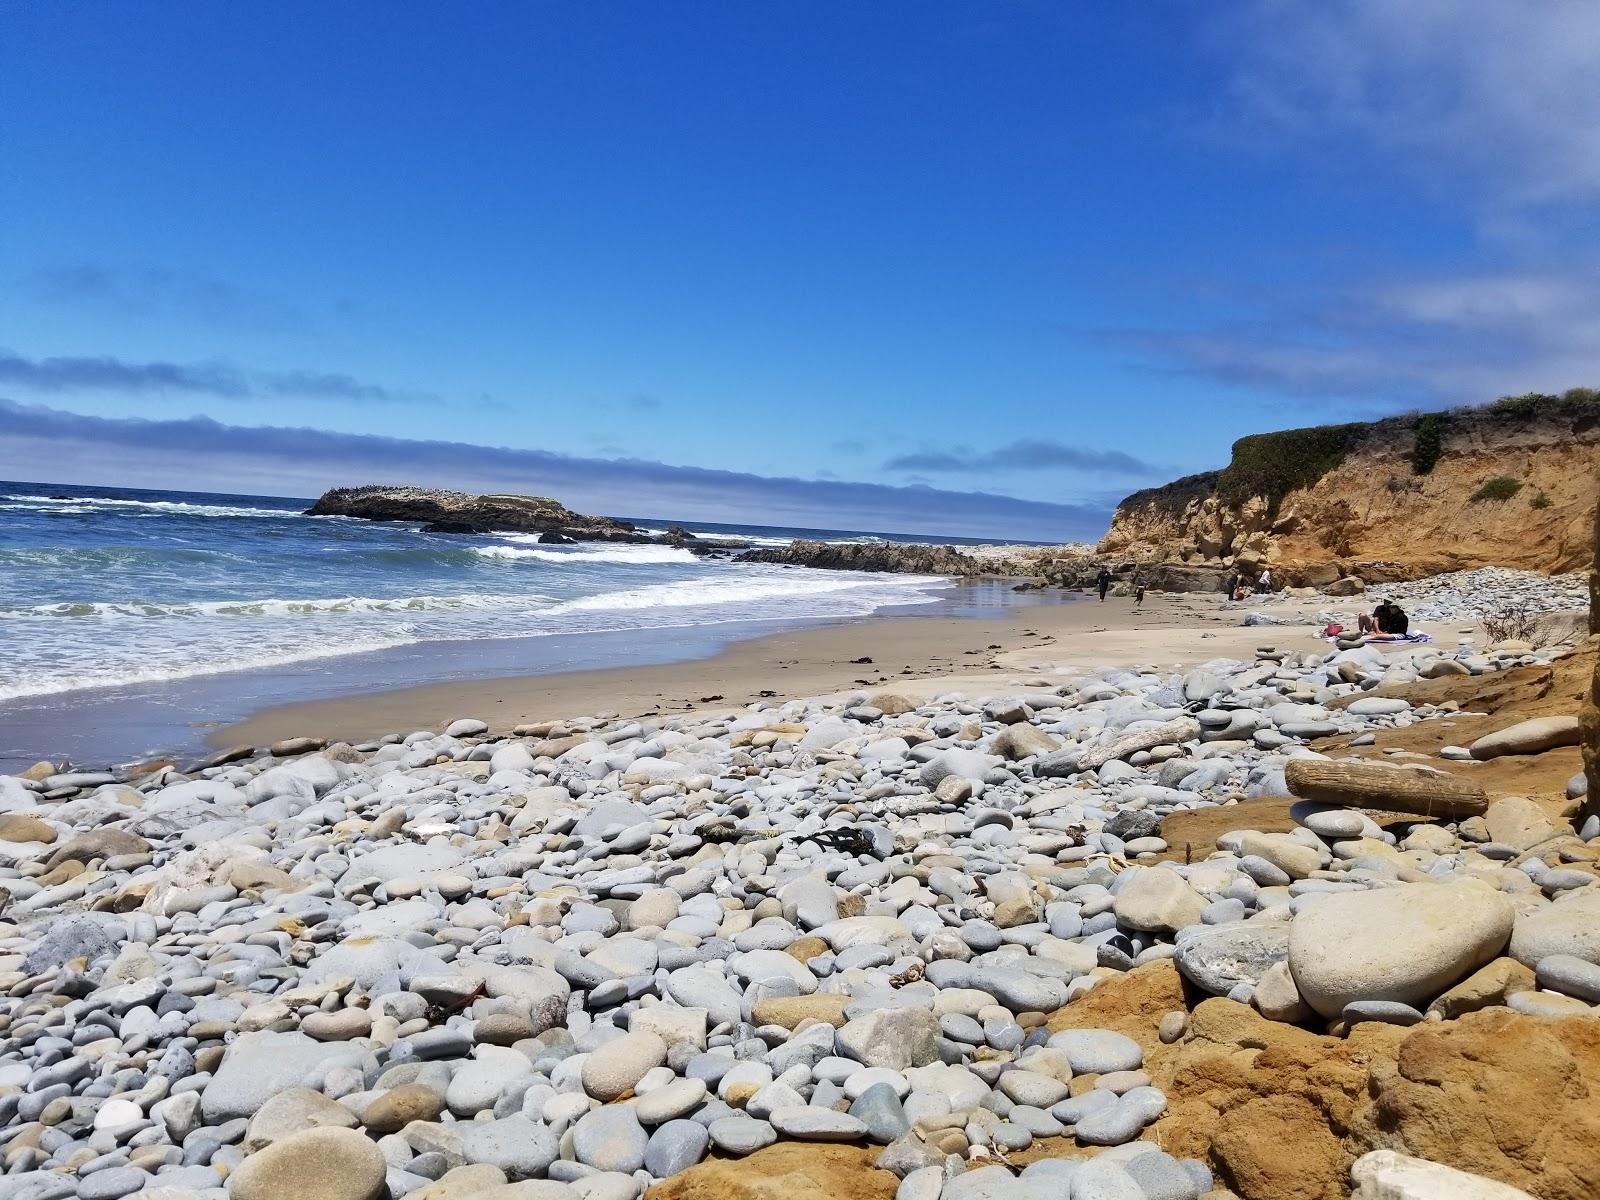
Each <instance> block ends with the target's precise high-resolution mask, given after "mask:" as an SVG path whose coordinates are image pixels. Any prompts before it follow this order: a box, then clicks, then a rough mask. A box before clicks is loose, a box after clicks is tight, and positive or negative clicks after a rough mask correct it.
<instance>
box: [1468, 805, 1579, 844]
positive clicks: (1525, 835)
mask: <svg viewBox="0 0 1600 1200" xmlns="http://www.w3.org/2000/svg"><path fill="white" fill-rule="evenodd" d="M1483 821H1484V824H1485V825H1487V826H1488V827H1489V838H1490V840H1491V841H1496V842H1500V843H1502V844H1504V845H1507V846H1514V847H1515V848H1516V849H1518V850H1527V849H1530V848H1531V847H1533V846H1537V845H1538V844H1539V843H1540V842H1545V841H1549V840H1550V839H1551V838H1553V837H1559V836H1561V835H1562V834H1564V833H1571V832H1572V831H1571V830H1570V829H1564V828H1562V827H1561V826H1558V825H1557V824H1556V823H1555V822H1554V821H1552V820H1551V819H1550V818H1549V817H1548V816H1546V815H1545V811H1544V809H1542V808H1540V807H1539V806H1538V805H1537V804H1535V803H1534V802H1533V801H1532V800H1529V799H1528V798H1527V797H1526V796H1507V797H1506V798H1505V799H1503V800H1496V801H1495V802H1494V803H1493V804H1491V805H1489V807H1488V809H1487V810H1485V812H1484V814H1483Z"/></svg>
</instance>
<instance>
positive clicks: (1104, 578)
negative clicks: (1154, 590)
mask: <svg viewBox="0 0 1600 1200" xmlns="http://www.w3.org/2000/svg"><path fill="white" fill-rule="evenodd" d="M1095 587H1096V588H1098V589H1099V592H1100V603H1101V604H1104V603H1105V602H1106V593H1107V592H1109V591H1110V590H1111V572H1110V571H1109V570H1108V569H1107V568H1105V567H1101V568H1100V574H1099V575H1098V576H1097V577H1096V578H1095ZM1144 589H1145V582H1144V575H1143V573H1138V574H1135V575H1134V577H1133V603H1134V607H1136V608H1143V607H1144Z"/></svg>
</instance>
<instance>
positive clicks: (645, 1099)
mask: <svg viewBox="0 0 1600 1200" xmlns="http://www.w3.org/2000/svg"><path fill="white" fill-rule="evenodd" d="M705 1099H706V1085H705V1081H704V1080H700V1079H678V1080H675V1081H674V1082H672V1083H669V1084H667V1085H665V1086H664V1087H658V1088H656V1089H654V1090H653V1091H651V1092H650V1093H648V1094H647V1095H644V1096H640V1097H639V1099H638V1100H636V1101H634V1105H633V1111H634V1112H635V1113H636V1114H637V1115H638V1118H639V1120H640V1121H642V1122H643V1123H644V1124H646V1125H660V1124H662V1123H663V1122H665V1121H671V1120H675V1119H676V1118H678V1117H683V1116H687V1115H688V1114H689V1113H691V1112H693V1111H694V1110H695V1109H697V1108H699V1107H700V1105H702V1104H703V1103H705Z"/></svg>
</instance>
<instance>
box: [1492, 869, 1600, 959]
mask: <svg viewBox="0 0 1600 1200" xmlns="http://www.w3.org/2000/svg"><path fill="white" fill-rule="evenodd" d="M1554 954H1570V955H1572V956H1573V957H1575V958H1581V959H1583V960H1584V961H1585V962H1591V963H1595V964H1597V965H1600V888H1584V889H1582V890H1579V891H1575V892H1568V893H1567V894H1566V895H1564V896H1562V897H1561V898H1560V899H1559V900H1556V901H1554V902H1552V903H1550V904H1546V905H1543V906H1541V907H1539V908H1537V909H1534V910H1533V911H1532V912H1527V913H1522V914H1521V915H1519V916H1518V917H1517V924H1516V928H1514V929H1513V930H1512V931H1511V957H1512V958H1514V959H1516V960H1517V961H1518V962H1519V963H1521V964H1522V965H1523V966H1525V967H1534V968H1537V967H1538V965H1539V963H1540V962H1541V961H1543V960H1544V959H1546V958H1549V957H1550V956H1551V955H1554Z"/></svg>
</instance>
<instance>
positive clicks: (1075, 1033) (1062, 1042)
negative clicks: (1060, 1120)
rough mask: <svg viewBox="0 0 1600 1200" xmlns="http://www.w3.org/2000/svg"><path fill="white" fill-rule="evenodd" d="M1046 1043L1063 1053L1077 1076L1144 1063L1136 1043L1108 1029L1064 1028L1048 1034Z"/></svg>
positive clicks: (1137, 1066) (1107, 1072) (1100, 1073)
mask: <svg viewBox="0 0 1600 1200" xmlns="http://www.w3.org/2000/svg"><path fill="white" fill-rule="evenodd" d="M1049 1044H1050V1045H1051V1046H1053V1047H1055V1048H1057V1049H1059V1050H1063V1051H1065V1052H1066V1055H1067V1061H1068V1062H1070V1063H1071V1064H1072V1070H1073V1072H1074V1073H1075V1074H1078V1075H1107V1074H1110V1073H1111V1072H1112V1071H1137V1070H1138V1069H1139V1068H1140V1067H1141V1066H1143V1065H1144V1051H1143V1050H1141V1049H1139V1043H1138V1042H1136V1041H1134V1040H1133V1039H1132V1038H1131V1037H1128V1036H1127V1035H1125V1034H1121V1033H1115V1032H1113V1031H1112V1030H1109V1029H1066V1030H1063V1031H1062V1032H1060V1033H1057V1034H1053V1035H1051V1038H1050V1043H1049ZM1058 1115H1059V1114H1058Z"/></svg>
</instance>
